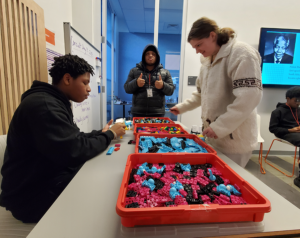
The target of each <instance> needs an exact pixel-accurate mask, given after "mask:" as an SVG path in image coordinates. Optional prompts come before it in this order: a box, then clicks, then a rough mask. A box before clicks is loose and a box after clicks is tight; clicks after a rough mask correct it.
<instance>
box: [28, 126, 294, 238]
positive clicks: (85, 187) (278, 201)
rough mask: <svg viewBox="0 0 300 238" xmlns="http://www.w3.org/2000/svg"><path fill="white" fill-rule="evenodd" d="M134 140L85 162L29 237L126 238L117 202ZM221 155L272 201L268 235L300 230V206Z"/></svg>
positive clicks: (267, 216) (130, 136) (125, 140)
mask: <svg viewBox="0 0 300 238" xmlns="http://www.w3.org/2000/svg"><path fill="white" fill-rule="evenodd" d="M131 139H134V138H133V134H132V131H127V134H126V135H125V136H124V137H123V139H119V140H115V141H113V142H112V143H111V146H113V145H114V144H116V143H120V144H121V149H120V150H119V151H117V152H113V154H112V155H110V156H109V155H106V151H105V152H103V153H102V154H100V155H98V156H97V157H95V158H93V159H91V160H90V161H88V162H87V163H85V165H84V166H83V167H82V168H81V170H80V171H79V172H78V174H77V175H76V176H75V177H74V179H73V180H72V181H71V182H70V184H69V185H68V187H67V188H66V189H65V190H64V192H63V193H62V194H61V195H60V197H59V198H58V199H57V200H56V201H55V203H54V204H53V205H52V207H51V208H50V209H49V210H48V211H47V213H46V214H45V215H44V217H43V218H42V219H41V220H40V222H39V223H38V224H37V225H36V226H35V228H34V229H33V230H32V232H31V233H30V234H29V236H28V238H41V237H42V238H96V237H97V238H99V237H100V238H102V237H105V238H110V237H114V238H119V237H122V234H121V227H122V225H121V219H120V217H119V216H118V215H117V213H116V203H117V197H118V194H119V189H120V184H121V181H122V177H123V172H124V169H125V164H126V160H127V156H128V154H131V153H134V148H135V146H134V145H128V144H127V143H128V141H129V140H131ZM218 156H219V157H220V158H221V159H223V160H224V161H225V162H226V163H227V164H228V165H229V166H231V168H232V169H234V170H235V171H236V172H237V173H238V174H239V175H240V176H241V177H243V178H244V179H245V180H247V181H248V182H250V183H251V184H252V185H253V186H254V187H255V188H256V189H257V190H258V191H259V192H261V193H262V194H263V195H264V196H266V197H267V198H268V199H269V200H270V202H271V206H272V211H271V212H270V213H267V214H265V217H264V221H263V222H264V226H265V228H264V232H274V231H283V230H298V229H300V222H299V218H300V210H299V209H298V208H297V207H296V206H294V205H293V204H291V203H290V202H288V201H287V200H285V199H284V198H283V197H281V196H280V195H279V194H277V193H276V192H275V191H273V190H272V189H270V188H269V187H268V186H267V185H265V184H264V183H263V182H261V181H260V180H258V179H257V178H256V177H254V176H253V175H252V174H250V173H249V172H247V171H246V170H244V169H243V168H241V167H240V166H239V165H237V164H235V163H234V162H232V161H231V160H230V159H229V158H227V157H226V156H225V155H223V154H221V153H220V152H218ZM176 237H179V236H176ZM182 237H188V236H185V235H183V236H182Z"/></svg>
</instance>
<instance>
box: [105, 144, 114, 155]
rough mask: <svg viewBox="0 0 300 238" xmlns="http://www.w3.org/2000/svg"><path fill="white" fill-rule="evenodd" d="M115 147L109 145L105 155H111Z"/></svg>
mask: <svg viewBox="0 0 300 238" xmlns="http://www.w3.org/2000/svg"><path fill="white" fill-rule="evenodd" d="M114 149H115V147H113V146H112V147H110V148H109V150H108V151H107V153H106V154H107V155H111V154H112V153H113V152H114Z"/></svg>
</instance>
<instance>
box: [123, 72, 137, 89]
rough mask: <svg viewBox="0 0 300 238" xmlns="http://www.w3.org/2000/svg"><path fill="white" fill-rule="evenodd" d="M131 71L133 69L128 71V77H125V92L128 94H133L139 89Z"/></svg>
mask: <svg viewBox="0 0 300 238" xmlns="http://www.w3.org/2000/svg"><path fill="white" fill-rule="evenodd" d="M133 70H134V69H131V70H130V72H129V74H128V77H127V81H126V83H125V84H124V89H125V92H126V93H129V94H133V93H135V92H136V91H137V90H138V88H139V86H138V85H137V82H136V81H137V78H134V73H133Z"/></svg>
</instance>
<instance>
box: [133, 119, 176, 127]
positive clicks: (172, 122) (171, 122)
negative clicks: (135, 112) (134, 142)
mask: <svg viewBox="0 0 300 238" xmlns="http://www.w3.org/2000/svg"><path fill="white" fill-rule="evenodd" d="M143 118H159V119H164V120H168V121H169V122H170V123H166V124H168V125H170V124H175V122H174V121H172V120H171V119H170V118H169V117H134V118H133V119H132V126H133V128H135V124H136V123H135V122H134V121H135V120H136V119H143ZM141 124H145V125H157V124H161V123H141Z"/></svg>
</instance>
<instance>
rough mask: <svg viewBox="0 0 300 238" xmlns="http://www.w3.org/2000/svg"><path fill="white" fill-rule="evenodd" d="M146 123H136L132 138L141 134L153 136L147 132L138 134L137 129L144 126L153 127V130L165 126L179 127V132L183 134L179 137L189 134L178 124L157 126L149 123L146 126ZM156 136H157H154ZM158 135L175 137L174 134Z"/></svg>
mask: <svg viewBox="0 0 300 238" xmlns="http://www.w3.org/2000/svg"><path fill="white" fill-rule="evenodd" d="M147 124H148V123H136V124H135V125H136V126H135V127H134V129H133V135H134V138H135V139H136V138H137V135H138V134H141V133H143V134H148V135H155V134H154V133H150V132H149V133H148V132H140V133H138V132H137V131H136V129H137V128H138V127H145V126H149V127H155V128H161V127H166V126H175V127H179V128H180V131H181V132H183V134H179V135H187V134H189V133H188V132H187V131H186V130H185V129H183V128H182V126H181V125H179V124H169V123H161V124H157V123H155V124H150V123H149V125H147ZM156 135H157V134H156ZM160 135H176V134H169V133H165V134H163V133H161V134H160Z"/></svg>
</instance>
